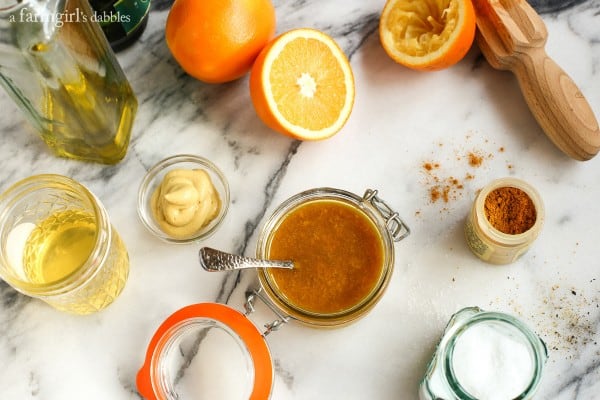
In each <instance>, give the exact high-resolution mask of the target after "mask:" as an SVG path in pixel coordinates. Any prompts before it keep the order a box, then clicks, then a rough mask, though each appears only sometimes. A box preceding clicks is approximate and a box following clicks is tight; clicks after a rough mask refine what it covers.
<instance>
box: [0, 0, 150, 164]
mask: <svg viewBox="0 0 600 400" xmlns="http://www.w3.org/2000/svg"><path fill="white" fill-rule="evenodd" d="M0 86H3V87H4V89H5V90H6V92H7V93H8V95H9V96H10V97H12V99H13V100H14V101H15V103H16V104H17V106H19V108H20V109H21V110H22V111H23V113H24V115H25V117H26V118H27V119H28V120H29V122H30V123H31V124H32V125H33V127H34V128H35V130H36V131H37V132H38V133H39V135H40V136H41V138H42V139H43V140H44V142H46V144H47V145H48V147H49V148H50V149H51V150H52V151H53V152H54V153H56V154H57V155H59V156H63V157H69V158H75V159H80V160H86V161H95V162H101V163H106V164H114V163H116V162H118V161H119V160H121V159H122V158H123V157H124V156H125V154H126V152H127V147H128V145H129V139H130V135H131V128H132V125H133V120H134V117H135V114H136V111H137V106H138V104H137V99H136V97H135V95H134V94H133V91H132V89H131V87H130V85H129V82H128V81H127V78H126V76H125V74H124V73H123V71H122V69H121V67H120V65H119V63H118V62H117V59H116V57H115V55H114V53H113V51H112V50H111V48H110V46H109V44H108V42H107V41H106V38H105V37H104V34H103V33H102V30H101V29H100V27H99V25H98V24H97V23H96V22H95V21H94V18H93V14H92V10H91V8H90V5H89V3H88V1H87V0H0Z"/></svg>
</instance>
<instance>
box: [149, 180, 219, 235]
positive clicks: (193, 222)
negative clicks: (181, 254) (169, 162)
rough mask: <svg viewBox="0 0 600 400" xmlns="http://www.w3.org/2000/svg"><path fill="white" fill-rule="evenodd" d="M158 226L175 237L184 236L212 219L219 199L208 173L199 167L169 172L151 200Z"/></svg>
mask: <svg viewBox="0 0 600 400" xmlns="http://www.w3.org/2000/svg"><path fill="white" fill-rule="evenodd" d="M150 203H151V208H152V214H153V216H154V219H155V220H156V222H158V224H159V225H160V228H161V229H162V230H163V231H164V232H165V233H166V234H167V235H169V236H172V237H174V238H178V239H180V238H187V237H190V236H192V235H193V234H194V233H196V232H198V231H199V230H200V229H202V228H203V227H205V226H206V225H208V224H209V223H210V221H212V220H213V219H214V218H215V217H216V216H217V214H218V213H219V209H220V208H221V199H220V198H219V193H218V192H217V190H216V189H215V187H214V185H213V183H212V181H211V179H210V176H208V174H207V173H206V171H204V170H202V169H193V170H187V169H175V170H172V171H169V172H168V173H167V174H166V175H165V177H164V178H163V180H162V182H161V184H160V186H159V187H158V188H157V189H156V190H155V191H154V193H153V194H152V198H151V199H150Z"/></svg>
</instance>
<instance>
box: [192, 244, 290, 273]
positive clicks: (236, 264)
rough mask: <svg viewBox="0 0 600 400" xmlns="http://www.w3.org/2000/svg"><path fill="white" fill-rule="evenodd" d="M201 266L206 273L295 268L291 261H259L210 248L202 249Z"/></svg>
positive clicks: (200, 254)
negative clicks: (248, 269) (246, 269)
mask: <svg viewBox="0 0 600 400" xmlns="http://www.w3.org/2000/svg"><path fill="white" fill-rule="evenodd" d="M199 256H200V265H201V266H202V268H204V269H205V270H206V271H210V272H217V271H233V270H236V269H244V268H288V269H291V268H294V264H293V263H292V262H291V261H277V260H259V259H256V258H250V257H242V256H238V255H235V254H230V253H225V252H223V251H220V250H216V249H213V248H210V247H202V248H201V249H200V253H199Z"/></svg>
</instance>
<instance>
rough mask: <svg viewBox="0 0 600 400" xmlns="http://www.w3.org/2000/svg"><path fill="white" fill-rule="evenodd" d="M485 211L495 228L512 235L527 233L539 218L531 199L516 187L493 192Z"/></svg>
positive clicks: (486, 200)
mask: <svg viewBox="0 0 600 400" xmlns="http://www.w3.org/2000/svg"><path fill="white" fill-rule="evenodd" d="M484 209H485V216H486V218H487V219H488V221H490V224H492V226H493V227H494V228H496V229H498V230H499V231H500V232H504V233H507V234H511V235H518V234H519V233H523V232H527V231H528V230H529V229H531V227H532V226H533V224H535V220H536V217H537V214H536V210H535V206H534V204H533V201H531V198H530V197H529V196H528V195H527V193H525V192H524V191H522V190H521V189H518V188H515V187H508V186H507V187H501V188H497V189H494V190H492V191H491V192H490V193H489V194H488V195H487V197H486V198H485V203H484Z"/></svg>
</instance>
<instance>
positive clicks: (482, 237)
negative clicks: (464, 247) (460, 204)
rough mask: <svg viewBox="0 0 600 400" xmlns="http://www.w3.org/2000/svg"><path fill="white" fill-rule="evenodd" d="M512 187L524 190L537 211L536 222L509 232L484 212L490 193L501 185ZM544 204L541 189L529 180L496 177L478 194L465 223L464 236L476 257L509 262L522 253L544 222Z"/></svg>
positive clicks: (536, 235) (531, 242) (503, 262)
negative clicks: (523, 230) (511, 232)
mask: <svg viewBox="0 0 600 400" xmlns="http://www.w3.org/2000/svg"><path fill="white" fill-rule="evenodd" d="M503 187H511V188H517V189H519V190H521V191H523V192H524V193H525V194H526V195H527V196H529V198H530V199H531V202H532V203H533V206H534V207H535V211H536V219H535V223H534V224H533V226H532V227H531V228H529V229H528V230H527V231H525V232H523V233H520V234H515V235H511V234H507V233H504V232H501V231H499V230H498V229H496V228H495V227H494V226H493V225H492V224H491V223H490V221H489V220H488V219H487V217H486V214H485V206H484V205H485V200H486V198H487V196H488V195H489V194H490V193H491V192H492V191H494V190H495V189H498V188H503ZM544 218H545V216H544V204H543V202H542V199H541V197H540V195H539V193H538V192H537V191H536V190H535V189H534V188H533V187H532V186H531V185H529V184H528V183H527V182H524V181H522V180H520V179H516V178H501V179H496V180H494V181H492V182H491V183H489V184H488V185H487V186H485V187H484V188H483V189H481V191H480V192H479V193H478V194H477V197H476V198H475V201H474V202H473V206H472V207H471V211H470V212H469V215H468V217H467V220H466V223H465V237H466V240H467V244H468V245H469V248H470V249H471V251H472V252H473V254H475V255H476V256H477V257H479V258H481V259H482V260H483V261H486V262H489V263H491V264H509V263H512V262H514V261H516V260H517V259H518V258H519V257H520V256H521V255H523V254H524V253H525V252H526V251H527V250H528V249H529V248H530V247H531V245H532V244H533V242H534V240H535V239H536V238H537V237H538V235H539V233H540V231H541V230H542V226H543V224H544Z"/></svg>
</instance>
